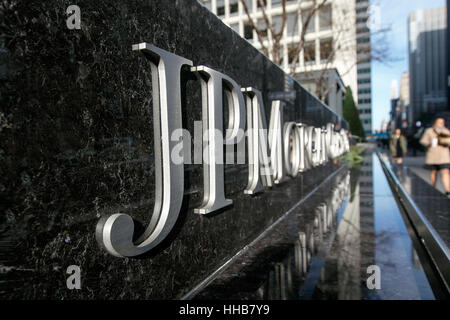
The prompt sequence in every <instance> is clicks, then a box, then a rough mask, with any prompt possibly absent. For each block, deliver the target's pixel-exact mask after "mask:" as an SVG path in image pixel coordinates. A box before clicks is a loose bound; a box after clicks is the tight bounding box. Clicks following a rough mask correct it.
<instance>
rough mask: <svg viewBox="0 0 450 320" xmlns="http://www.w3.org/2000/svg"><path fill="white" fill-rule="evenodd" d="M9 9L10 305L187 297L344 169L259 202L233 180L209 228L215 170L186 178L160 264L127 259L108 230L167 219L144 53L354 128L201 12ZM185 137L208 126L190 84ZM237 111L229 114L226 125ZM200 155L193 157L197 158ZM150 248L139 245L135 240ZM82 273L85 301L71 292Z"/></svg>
mask: <svg viewBox="0 0 450 320" xmlns="http://www.w3.org/2000/svg"><path fill="white" fill-rule="evenodd" d="M70 4H74V3H71V2H70V1H67V0H48V1H41V0H30V1H17V0H5V1H1V3H0V15H1V16H0V21H1V22H0V84H1V86H0V134H1V139H0V212H1V213H2V214H0V283H1V286H0V298H1V299H14V298H15V299H173V298H179V297H182V296H183V295H184V294H186V292H188V291H189V290H191V289H192V288H193V287H194V286H196V285H197V284H198V283H199V282H201V281H202V280H203V279H204V278H205V277H207V276H208V275H210V274H211V273H212V272H213V271H214V270H216V269H217V268H218V267H219V266H221V265H222V264H223V263H224V262H225V261H227V260H228V259H230V257H232V256H233V255H234V254H236V252H238V251H239V250H240V249H242V248H243V247H245V246H246V245H247V244H248V243H249V242H251V241H252V240H253V239H255V238H256V237H257V236H258V235H259V234H260V233H261V232H263V231H264V230H265V229H266V228H267V227H268V226H270V225H271V224H273V222H274V221H276V220H277V219H278V218H279V217H280V216H282V215H283V214H284V213H285V212H286V211H287V210H289V209H290V208H291V207H292V206H293V205H294V204H295V203H296V202H297V201H299V200H300V199H301V198H302V197H304V196H305V195H306V194H308V193H309V192H310V190H312V189H314V188H315V186H317V185H319V184H320V183H321V182H322V181H324V180H325V179H326V178H327V177H328V176H330V175H331V174H332V173H333V172H335V171H336V170H338V169H339V168H340V165H339V164H334V163H332V162H331V161H330V162H329V163H328V164H327V165H324V166H320V167H317V168H315V169H313V170H310V171H308V172H306V173H305V174H302V175H301V176H299V177H297V178H296V179H288V180H287V181H286V182H285V183H283V184H282V185H279V186H276V187H274V188H272V189H267V190H265V192H263V193H261V194H259V195H256V196H254V197H251V196H248V195H245V194H244V193H243V190H244V189H245V186H246V184H247V180H248V166H247V165H230V166H226V168H225V192H226V195H227V197H229V198H230V199H232V200H233V201H234V205H233V206H230V207H228V208H226V210H224V211H223V212H221V213H220V214H215V215H212V216H207V217H206V216H199V215H197V214H194V212H193V209H194V208H195V207H197V206H199V205H200V204H201V202H202V197H203V167H202V165H192V166H188V165H186V166H185V197H184V200H185V201H184V203H183V209H182V212H181V213H180V218H179V220H178V222H177V225H176V226H175V229H174V230H173V233H172V234H171V235H170V236H169V237H168V238H167V241H165V242H164V243H162V244H161V246H159V247H158V248H156V249H155V250H154V251H152V252H150V253H149V254H148V255H145V256H142V257H139V258H136V259H119V258H116V257H113V256H111V255H110V254H108V253H106V252H105V251H104V250H102V248H100V247H99V245H98V244H97V242H96V239H95V228H96V225H97V222H98V221H99V219H100V218H101V217H104V216H109V215H111V214H114V213H118V212H122V213H126V214H130V215H131V216H132V217H133V219H135V223H136V225H137V229H140V230H141V231H142V229H144V227H145V226H146V225H147V224H148V222H149V221H150V219H151V214H152V212H153V207H154V192H155V188H154V180H155V176H154V166H153V161H154V141H153V116H152V105H153V102H152V83H151V82H152V76H151V66H150V63H149V61H148V60H147V59H146V58H145V57H144V56H143V55H142V54H140V53H138V52H133V51H132V50H131V47H132V45H133V44H136V43H140V42H150V43H151V44H153V45H155V46H157V47H159V48H161V49H164V50H167V51H170V52H172V53H175V54H177V55H180V56H183V57H185V58H187V59H190V60H192V61H193V63H194V65H206V66H209V67H212V68H214V69H215V70H217V71H220V72H223V73H225V74H227V75H228V76H230V77H232V78H233V79H234V80H235V81H236V82H237V83H238V84H239V85H241V86H242V87H248V86H251V87H255V88H257V89H259V90H260V91H261V92H262V94H263V99H264V103H265V112H266V118H267V119H269V115H270V107H269V106H270V102H271V101H270V100H269V93H270V92H274V91H285V90H290V91H292V90H295V91H296V99H295V101H289V102H287V103H286V106H285V108H284V117H285V119H283V120H284V121H288V120H290V121H299V122H300V121H301V122H303V123H305V124H308V125H315V126H322V125H323V124H325V123H328V122H332V123H336V124H337V125H338V126H341V127H342V126H343V127H345V126H346V122H344V121H342V119H341V118H339V117H338V116H337V115H336V114H334V113H333V112H332V111H330V109H328V108H327V107H326V106H324V105H323V104H322V103H321V102H320V101H318V100H317V98H315V97H314V96H313V95H311V94H310V93H308V92H307V91H306V90H305V89H304V88H303V87H301V86H300V85H299V84H298V83H296V82H295V81H292V79H291V78H290V77H289V76H288V75H286V74H285V73H284V72H283V71H282V70H281V69H280V68H279V67H277V66H276V65H274V64H273V63H272V62H271V61H270V60H269V59H267V58H266V57H265V56H264V55H262V54H261V53H260V52H259V51H258V50H257V49H256V48H254V47H253V46H252V45H251V44H249V43H248V42H247V41H246V40H245V39H242V38H241V37H240V36H239V35H238V34H236V33H235V32H234V31H233V30H232V29H231V28H229V27H228V26H226V25H225V24H224V23H223V22H222V21H220V19H218V18H217V17H216V16H214V15H213V14H212V13H211V12H209V11H208V10H207V9H206V8H205V7H203V6H202V5H200V4H199V2H198V1H196V0H177V1H167V0H130V1H116V0H104V1H91V0H79V1H77V2H76V4H77V5H78V6H79V7H80V9H81V30H69V29H68V28H67V27H66V18H67V15H66V9H67V7H68V6H69V5H70ZM182 80H183V84H185V95H186V99H185V100H183V106H182V110H183V127H184V128H186V129H187V130H188V131H189V132H191V133H192V132H193V131H194V121H196V120H197V121H198V120H201V119H202V114H201V113H202V111H201V109H202V108H201V101H202V100H201V95H200V93H201V87H200V83H199V82H198V81H197V80H196V79H193V78H192V77H191V75H190V74H189V73H188V72H184V71H183V72H182ZM226 110H227V108H225V112H226ZM192 149H194V148H192ZM136 234H137V235H140V232H139V231H138V232H136ZM70 265H78V266H79V267H80V269H81V280H82V288H81V289H80V290H68V288H67V286H66V279H67V277H68V275H67V273H66V269H67V267H68V266H70Z"/></svg>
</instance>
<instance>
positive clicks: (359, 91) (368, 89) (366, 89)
mask: <svg viewBox="0 0 450 320" xmlns="http://www.w3.org/2000/svg"><path fill="white" fill-rule="evenodd" d="M363 93H370V88H364V89H359V90H358V94H363Z"/></svg>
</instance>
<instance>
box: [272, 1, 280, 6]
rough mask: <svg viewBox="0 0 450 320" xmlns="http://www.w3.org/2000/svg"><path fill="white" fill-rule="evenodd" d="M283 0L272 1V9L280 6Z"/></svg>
mask: <svg viewBox="0 0 450 320" xmlns="http://www.w3.org/2000/svg"><path fill="white" fill-rule="evenodd" d="M281 1H282V0H272V7H275V6H278V5H279V4H280V3H281Z"/></svg>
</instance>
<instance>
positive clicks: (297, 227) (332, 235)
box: [195, 153, 435, 300]
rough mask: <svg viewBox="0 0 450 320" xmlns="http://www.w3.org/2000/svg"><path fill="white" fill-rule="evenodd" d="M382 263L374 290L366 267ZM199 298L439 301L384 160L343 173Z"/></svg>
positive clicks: (366, 161)
mask: <svg viewBox="0 0 450 320" xmlns="http://www.w3.org/2000/svg"><path fill="white" fill-rule="evenodd" d="M371 265H376V266H378V267H379V268H380V279H381V287H380V289H369V288H368V286H367V284H366V281H367V279H368V277H369V276H370V274H368V272H367V268H368V267H369V266H371ZM195 298H196V299H209V298H219V299H305V300H310V299H352V300H354V299H357V300H359V299H376V300H378V299H388V300H389V299H414V300H415V299H434V298H435V296H434V294H433V291H432V289H431V287H430V284H429V282H428V279H427V276H426V274H425V272H424V271H423V268H422V263H421V261H420V260H419V256H418V254H417V252H416V250H415V247H414V245H413V241H412V240H411V238H410V235H409V234H408V230H407V227H406V225H405V222H404V221H403V218H402V214H401V212H400V211H399V209H398V207H397V204H396V202H395V199H394V197H393V196H392V193H391V190H390V187H389V185H388V182H387V180H386V178H385V176H384V173H383V170H382V168H381V166H380V162H379V160H378V158H377V156H376V155H375V154H371V153H368V154H367V155H366V156H365V159H364V163H363V164H362V166H361V167H359V168H352V169H351V170H347V169H345V170H342V172H340V173H339V174H338V175H337V176H336V177H334V178H333V179H332V181H331V182H330V183H327V184H326V185H324V186H322V187H321V188H320V189H319V190H318V191H317V192H316V193H315V194H314V195H313V196H311V197H310V198H308V199H307V200H306V201H305V202H304V203H302V204H301V205H300V206H299V207H298V208H297V209H296V210H295V211H294V212H292V213H291V214H290V215H288V216H287V217H286V218H285V219H284V220H283V221H282V222H281V223H280V224H279V225H277V226H276V227H275V228H273V229H272V230H271V232H270V233H269V234H267V235H266V236H265V237H264V238H263V239H260V241H258V242H257V243H253V244H252V245H251V247H250V248H249V250H247V251H246V252H244V253H243V254H242V255H241V256H239V257H238V258H237V259H236V261H234V263H233V264H232V265H231V267H229V268H228V269H227V270H225V271H224V272H223V273H222V274H221V275H220V276H218V278H217V279H215V280H214V281H213V282H212V283H211V284H210V285H209V286H208V287H206V288H205V289H204V290H203V291H201V292H199V293H198V295H197V296H196V297H195Z"/></svg>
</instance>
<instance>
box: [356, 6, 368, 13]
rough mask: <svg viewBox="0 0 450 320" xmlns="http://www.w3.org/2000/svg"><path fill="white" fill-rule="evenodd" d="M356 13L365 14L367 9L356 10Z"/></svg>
mask: <svg viewBox="0 0 450 320" xmlns="http://www.w3.org/2000/svg"><path fill="white" fill-rule="evenodd" d="M356 13H367V7H365V8H358V9H356Z"/></svg>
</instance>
